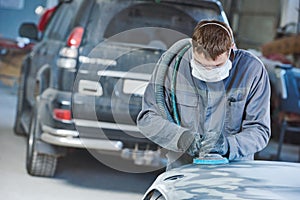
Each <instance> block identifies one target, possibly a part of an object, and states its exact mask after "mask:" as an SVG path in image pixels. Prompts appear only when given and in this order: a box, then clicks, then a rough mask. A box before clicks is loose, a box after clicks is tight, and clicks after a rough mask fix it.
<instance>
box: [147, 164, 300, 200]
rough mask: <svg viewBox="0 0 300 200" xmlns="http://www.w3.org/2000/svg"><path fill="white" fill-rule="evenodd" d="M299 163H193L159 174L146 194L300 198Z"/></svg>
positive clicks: (192, 196)
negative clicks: (157, 192)
mask: <svg viewBox="0 0 300 200" xmlns="http://www.w3.org/2000/svg"><path fill="white" fill-rule="evenodd" d="M299 173H300V164H299V163H287V162H275V161H238V162H231V163H229V164H224V165H223V164H221V165H196V164H190V165H186V166H182V167H179V168H174V169H172V170H170V171H167V172H164V173H163V174H161V175H159V176H158V177H157V179H156V180H155V181H154V183H153V184H152V186H150V188H149V189H148V190H147V192H146V193H145V195H144V198H143V199H144V200H147V199H149V198H150V196H151V192H152V191H159V192H160V193H161V194H162V195H163V196H164V198H165V199H166V200H169V199H170V200H171V199H178V200H180V199H270V200H271V199H297V198H298V197H299V195H300V179H299V178H297V175H298V174H299Z"/></svg>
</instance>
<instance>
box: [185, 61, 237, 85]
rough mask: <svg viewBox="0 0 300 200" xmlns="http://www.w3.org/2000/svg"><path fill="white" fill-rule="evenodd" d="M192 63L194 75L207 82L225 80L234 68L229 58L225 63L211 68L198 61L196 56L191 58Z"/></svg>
mask: <svg viewBox="0 0 300 200" xmlns="http://www.w3.org/2000/svg"><path fill="white" fill-rule="evenodd" d="M190 65H191V67H192V75H193V76H194V77H195V78H197V79H200V80H202V81H205V82H218V81H221V80H224V79H225V78H227V77H228V76H229V71H230V69H231V68H232V63H231V61H230V59H229V58H228V59H227V61H226V63H225V64H224V65H222V66H215V67H210V68H209V69H208V68H206V67H204V66H203V65H201V64H200V63H198V62H196V61H195V59H194V58H192V59H191V61H190Z"/></svg>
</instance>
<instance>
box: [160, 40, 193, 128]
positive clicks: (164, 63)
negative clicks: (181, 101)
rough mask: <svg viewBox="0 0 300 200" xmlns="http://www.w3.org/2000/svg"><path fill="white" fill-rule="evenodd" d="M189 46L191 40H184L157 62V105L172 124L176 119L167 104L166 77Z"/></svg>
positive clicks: (173, 46)
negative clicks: (170, 67)
mask: <svg viewBox="0 0 300 200" xmlns="http://www.w3.org/2000/svg"><path fill="white" fill-rule="evenodd" d="M188 44H190V39H189V38H186V39H182V40H179V41H178V42H176V43H175V44H173V45H172V46H171V47H170V48H169V49H168V50H167V51H166V52H165V53H164V54H163V55H162V57H161V58H160V60H159V61H158V62H157V64H156V67H157V76H156V79H155V98H156V103H157V105H158V108H159V110H160V112H161V114H162V116H163V117H164V118H165V119H168V120H169V121H171V122H174V119H173V117H172V115H171V114H170V112H169V111H168V108H167V106H166V103H165V89H164V83H165V77H166V74H167V71H168V67H169V65H170V63H171V62H172V60H173V59H174V57H175V56H176V55H177V54H178V52H180V50H182V49H183V48H184V47H186V46H187V45H188Z"/></svg>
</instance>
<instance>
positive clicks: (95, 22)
mask: <svg viewBox="0 0 300 200" xmlns="http://www.w3.org/2000/svg"><path fill="white" fill-rule="evenodd" d="M183 2H184V1H183ZM219 12H220V11H219V10H214V9H212V8H208V7H207V8H206V7H204V6H195V5H187V4H180V3H154V2H152V3H149V2H145V3H141V1H137V2H133V1H122V0H113V1H106V2H104V1H103V0H98V1H97V4H96V5H95V6H94V9H93V11H92V14H91V17H90V18H91V19H90V21H89V24H88V26H87V35H86V37H87V41H90V42H93V43H97V42H99V41H101V40H102V39H104V38H109V37H111V36H113V35H116V34H118V33H121V32H124V31H127V30H132V29H135V28H141V27H162V28H167V29H171V30H175V31H178V32H180V33H183V34H185V35H188V36H191V34H192V32H193V29H194V27H195V25H196V24H197V22H198V21H200V20H202V19H220V13H219Z"/></svg>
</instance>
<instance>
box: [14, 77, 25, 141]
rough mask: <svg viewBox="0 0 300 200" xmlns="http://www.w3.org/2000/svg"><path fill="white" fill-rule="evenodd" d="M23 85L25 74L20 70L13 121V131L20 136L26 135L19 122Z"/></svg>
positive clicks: (22, 100) (21, 109)
mask: <svg viewBox="0 0 300 200" xmlns="http://www.w3.org/2000/svg"><path fill="white" fill-rule="evenodd" d="M24 86H25V74H24V72H22V74H21V78H20V83H19V88H18V101H17V112H16V117H15V123H14V132H15V134H16V135H20V136H24V135H26V132H25V130H24V127H23V126H22V122H21V116H22V112H23V107H24Z"/></svg>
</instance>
